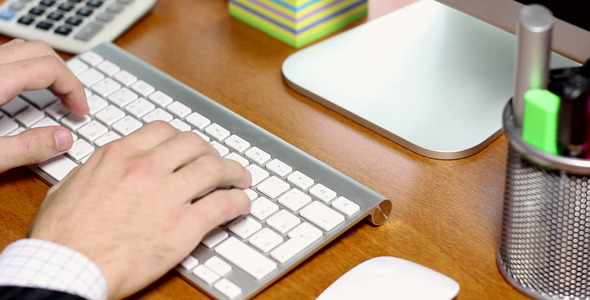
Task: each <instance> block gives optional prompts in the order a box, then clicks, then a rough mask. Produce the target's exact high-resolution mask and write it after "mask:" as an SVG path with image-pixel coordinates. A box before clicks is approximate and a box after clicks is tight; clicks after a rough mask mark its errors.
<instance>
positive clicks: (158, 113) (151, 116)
mask: <svg viewBox="0 0 590 300" xmlns="http://www.w3.org/2000/svg"><path fill="white" fill-rule="evenodd" d="M172 119H174V117H173V116H172V115H171V114H169V113H168V112H166V111H165V110H163V109H161V108H156V109H154V110H152V111H151V112H150V113H148V114H147V115H145V116H144V117H143V121H144V122H146V123H150V122H153V121H164V122H170V121H172Z"/></svg>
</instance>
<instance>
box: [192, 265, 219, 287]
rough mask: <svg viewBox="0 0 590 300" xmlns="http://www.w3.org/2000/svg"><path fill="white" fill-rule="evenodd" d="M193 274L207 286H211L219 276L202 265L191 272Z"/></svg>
mask: <svg viewBox="0 0 590 300" xmlns="http://www.w3.org/2000/svg"><path fill="white" fill-rule="evenodd" d="M193 274H195V276H197V277H199V278H200V279H201V280H203V281H205V282H206V283H207V284H212V283H213V282H215V281H217V280H218V279H219V278H221V276H219V275H217V274H216V273H215V272H213V270H211V269H209V268H207V267H205V266H204V265H200V266H197V267H196V268H195V269H194V270H193Z"/></svg>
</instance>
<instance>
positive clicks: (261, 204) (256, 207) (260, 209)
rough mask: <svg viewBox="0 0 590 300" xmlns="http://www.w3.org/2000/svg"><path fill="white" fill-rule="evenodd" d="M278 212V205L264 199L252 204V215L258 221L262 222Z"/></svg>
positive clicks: (261, 198)
mask: <svg viewBox="0 0 590 300" xmlns="http://www.w3.org/2000/svg"><path fill="white" fill-rule="evenodd" d="M278 210H279V206H278V205H276V204H275V203H274V202H272V201H270V200H268V199H266V198H264V197H260V198H258V199H256V201H254V202H252V208H251V209H250V214H251V215H252V216H254V217H256V218H257V219H258V220H261V221H262V220H264V219H266V218H268V217H269V216H270V215H272V214H274V213H275V212H276V211H278Z"/></svg>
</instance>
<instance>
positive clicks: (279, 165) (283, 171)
mask: <svg viewBox="0 0 590 300" xmlns="http://www.w3.org/2000/svg"><path fill="white" fill-rule="evenodd" d="M266 168H267V169H269V170H271V171H272V172H274V173H275V174H277V175H279V176H281V177H285V176H287V175H288V174H289V173H291V172H292V171H293V168H291V166H289V165H287V164H285V163H284V162H282V161H280V160H278V159H276V158H275V159H273V160H271V161H270V162H268V163H267V164H266Z"/></svg>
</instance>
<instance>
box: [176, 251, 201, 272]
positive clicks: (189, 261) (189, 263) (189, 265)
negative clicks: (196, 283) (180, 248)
mask: <svg viewBox="0 0 590 300" xmlns="http://www.w3.org/2000/svg"><path fill="white" fill-rule="evenodd" d="M197 265H199V260H198V259H196V258H195V257H193V256H191V255H189V256H187V257H186V258H185V259H184V260H183V261H182V262H181V263H180V266H181V267H183V268H184V269H185V270H189V271H190V270H192V269H193V268H194V267H196V266H197Z"/></svg>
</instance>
